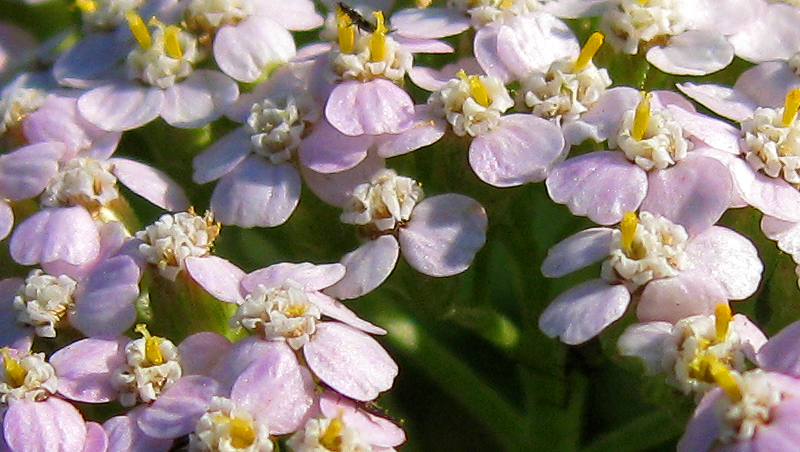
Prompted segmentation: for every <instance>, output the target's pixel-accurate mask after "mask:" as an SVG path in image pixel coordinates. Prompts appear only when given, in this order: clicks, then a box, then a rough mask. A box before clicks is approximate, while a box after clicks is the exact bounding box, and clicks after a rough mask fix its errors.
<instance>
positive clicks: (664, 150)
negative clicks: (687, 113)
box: [608, 93, 692, 171]
mask: <svg viewBox="0 0 800 452" xmlns="http://www.w3.org/2000/svg"><path fill="white" fill-rule="evenodd" d="M608 144H609V147H611V148H618V149H620V150H622V151H623V152H624V153H625V157H627V158H628V160H630V161H632V162H634V163H636V164H637V165H639V166H641V167H642V168H643V169H645V170H647V171H649V170H652V169H664V168H667V167H669V166H672V165H674V164H675V163H676V162H678V161H679V160H681V159H682V158H684V157H686V154H687V153H688V152H689V150H690V149H691V147H692V144H691V142H690V141H689V140H687V139H686V138H684V136H683V128H682V127H681V126H680V124H678V122H677V121H675V119H673V117H672V113H670V112H669V111H668V110H656V111H652V110H651V108H650V94H649V93H642V99H641V101H640V102H639V104H638V105H637V106H636V109H634V110H630V111H628V112H626V113H625V115H624V116H623V117H622V121H621V122H620V125H619V129H618V130H617V133H616V135H611V137H609V140H608Z"/></svg>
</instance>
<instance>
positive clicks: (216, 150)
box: [192, 127, 250, 184]
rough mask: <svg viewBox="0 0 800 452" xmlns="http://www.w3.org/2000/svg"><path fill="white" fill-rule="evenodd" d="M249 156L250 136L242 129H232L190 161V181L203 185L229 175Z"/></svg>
mask: <svg viewBox="0 0 800 452" xmlns="http://www.w3.org/2000/svg"><path fill="white" fill-rule="evenodd" d="M248 155H250V134H248V133H247V132H246V131H245V129H244V127H239V128H237V129H234V130H233V131H232V132H230V133H228V134H227V135H225V136H223V137H222V138H220V139H219V140H217V141H215V142H214V143H212V144H211V146H209V147H207V148H206V149H205V150H204V151H203V152H201V153H199V154H197V155H196V156H195V158H194V160H192V168H193V169H194V174H193V175H192V180H193V181H194V182H195V183H197V184H205V183H206V182H211V181H212V180H216V179H219V178H220V177H222V176H224V175H226V174H228V173H230V172H231V171H232V170H233V169H234V168H236V166H237V165H239V164H240V163H242V161H243V160H244V159H245V157H247V156H248Z"/></svg>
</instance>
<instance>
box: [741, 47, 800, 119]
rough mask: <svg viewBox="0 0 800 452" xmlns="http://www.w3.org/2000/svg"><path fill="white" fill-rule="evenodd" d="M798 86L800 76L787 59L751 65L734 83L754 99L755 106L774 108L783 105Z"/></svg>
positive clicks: (799, 84)
mask: <svg viewBox="0 0 800 452" xmlns="http://www.w3.org/2000/svg"><path fill="white" fill-rule="evenodd" d="M797 87H800V78H798V77H797V75H796V74H795V73H794V70H793V69H792V68H791V67H790V66H789V64H787V63H786V62H785V61H767V62H764V63H761V64H759V65H758V66H755V67H751V68H750V69H748V70H746V71H744V72H742V75H740V76H739V78H738V79H737V80H736V83H735V84H734V85H733V89H735V90H738V91H740V92H741V93H742V95H743V96H747V97H748V98H750V99H752V102H753V104H754V105H755V106H762V107H773V108H778V107H783V104H784V99H785V98H786V93H788V92H789V90H791V89H792V88H797ZM748 117H749V116H748ZM743 119H747V117H745V118H743Z"/></svg>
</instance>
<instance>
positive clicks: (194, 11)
mask: <svg viewBox="0 0 800 452" xmlns="http://www.w3.org/2000/svg"><path fill="white" fill-rule="evenodd" d="M187 11H188V13H189V17H190V19H189V22H190V23H194V24H196V25H200V24H202V27H201V29H204V30H207V29H209V28H210V29H217V28H219V27H221V26H223V25H227V24H235V23H237V22H239V21H241V20H243V19H246V18H248V17H250V15H251V14H253V12H254V7H253V2H252V1H249V0H192V1H191V3H190V4H189V6H188V8H187Z"/></svg>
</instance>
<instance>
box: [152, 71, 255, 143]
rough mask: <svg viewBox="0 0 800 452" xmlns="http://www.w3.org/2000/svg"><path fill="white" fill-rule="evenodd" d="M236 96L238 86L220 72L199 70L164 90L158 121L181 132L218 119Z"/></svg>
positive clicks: (237, 94)
mask: <svg viewBox="0 0 800 452" xmlns="http://www.w3.org/2000/svg"><path fill="white" fill-rule="evenodd" d="M238 96H239V85H237V84H236V82H234V81H233V80H231V79H230V78H229V77H227V76H225V75H223V74H220V73H219V72H216V71H212V70H207V69H198V70H196V71H194V72H192V75H190V76H189V77H187V78H186V79H185V80H182V81H180V82H178V83H176V84H174V85H172V86H170V87H169V88H167V89H165V90H164V103H163V105H162V106H161V117H162V118H164V121H167V122H168V123H169V124H170V125H172V126H175V127H180V128H184V129H191V128H194V127H201V126H204V125H206V124H208V123H209V122H211V121H213V120H215V119H217V118H219V117H220V116H222V114H223V113H224V112H225V110H227V108H228V107H229V106H230V105H231V104H232V103H233V101H235V100H236V98H237V97H238Z"/></svg>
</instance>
